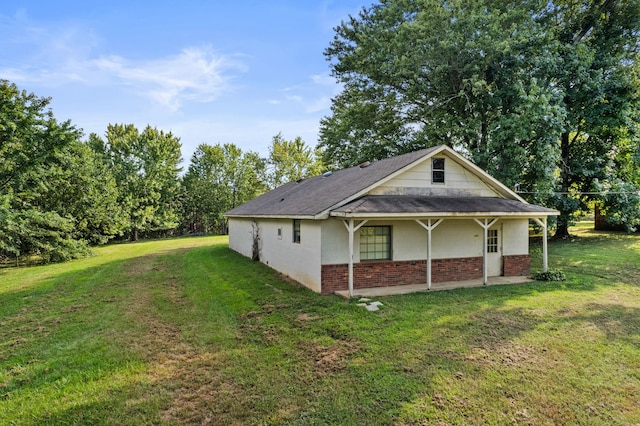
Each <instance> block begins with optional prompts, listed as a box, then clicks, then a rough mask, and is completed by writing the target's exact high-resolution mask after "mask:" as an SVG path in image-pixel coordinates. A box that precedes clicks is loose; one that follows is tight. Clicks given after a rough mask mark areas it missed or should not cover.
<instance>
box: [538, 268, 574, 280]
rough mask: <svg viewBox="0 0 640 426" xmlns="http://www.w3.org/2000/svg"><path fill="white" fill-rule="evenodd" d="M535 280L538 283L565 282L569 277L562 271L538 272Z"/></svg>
mask: <svg viewBox="0 0 640 426" xmlns="http://www.w3.org/2000/svg"><path fill="white" fill-rule="evenodd" d="M533 279H534V280H537V281H565V280H566V279H567V277H566V276H565V274H564V272H562V271H551V270H549V271H547V272H538V273H537V274H535V275H534V276H533Z"/></svg>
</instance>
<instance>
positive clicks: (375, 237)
mask: <svg viewBox="0 0 640 426" xmlns="http://www.w3.org/2000/svg"><path fill="white" fill-rule="evenodd" d="M388 259H391V227H390V226H363V227H362V228H360V260H388Z"/></svg>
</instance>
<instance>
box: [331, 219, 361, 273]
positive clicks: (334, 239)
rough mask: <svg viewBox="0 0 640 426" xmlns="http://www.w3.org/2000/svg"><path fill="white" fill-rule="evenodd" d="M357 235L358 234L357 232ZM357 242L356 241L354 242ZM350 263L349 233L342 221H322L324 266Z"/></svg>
mask: <svg viewBox="0 0 640 426" xmlns="http://www.w3.org/2000/svg"><path fill="white" fill-rule="evenodd" d="M356 234H357V232H356ZM354 241H355V240H354ZM348 262H349V233H348V232H347V228H346V227H345V226H344V223H343V221H342V219H334V218H329V219H327V220H323V221H322V264H323V265H335V264H342V263H348Z"/></svg>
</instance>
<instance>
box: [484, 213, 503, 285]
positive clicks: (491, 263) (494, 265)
mask: <svg viewBox="0 0 640 426" xmlns="http://www.w3.org/2000/svg"><path fill="white" fill-rule="evenodd" d="M501 275H502V226H501V225H500V224H496V225H494V226H493V227H492V228H491V229H489V230H488V231H487V276H488V277H499V276H501Z"/></svg>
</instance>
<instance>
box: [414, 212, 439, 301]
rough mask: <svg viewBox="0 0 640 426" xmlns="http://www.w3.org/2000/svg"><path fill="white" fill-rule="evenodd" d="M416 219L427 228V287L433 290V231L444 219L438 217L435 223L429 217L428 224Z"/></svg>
mask: <svg viewBox="0 0 640 426" xmlns="http://www.w3.org/2000/svg"><path fill="white" fill-rule="evenodd" d="M415 221H416V222H417V223H418V224H419V225H420V226H422V227H423V228H424V229H426V230H427V289H428V290H431V231H433V230H434V229H435V228H436V226H438V225H440V224H441V223H442V219H436V221H435V222H433V223H431V219H427V223H426V224H425V223H424V222H422V221H421V220H418V219H415Z"/></svg>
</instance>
